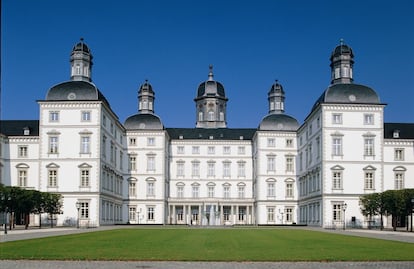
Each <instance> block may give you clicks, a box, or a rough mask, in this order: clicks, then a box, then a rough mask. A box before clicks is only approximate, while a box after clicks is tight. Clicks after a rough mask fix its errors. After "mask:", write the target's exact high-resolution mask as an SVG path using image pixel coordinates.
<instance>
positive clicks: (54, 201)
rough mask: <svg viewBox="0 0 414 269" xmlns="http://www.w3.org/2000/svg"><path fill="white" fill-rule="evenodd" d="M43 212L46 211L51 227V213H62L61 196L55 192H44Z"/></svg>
mask: <svg viewBox="0 0 414 269" xmlns="http://www.w3.org/2000/svg"><path fill="white" fill-rule="evenodd" d="M43 195H44V197H43V199H44V212H45V213H48V214H49V215H50V218H51V220H52V221H51V227H52V228H53V215H56V214H62V210H61V209H62V206H63V205H62V196H61V195H60V194H56V193H49V192H44V193H43Z"/></svg>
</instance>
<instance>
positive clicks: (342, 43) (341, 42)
mask: <svg viewBox="0 0 414 269" xmlns="http://www.w3.org/2000/svg"><path fill="white" fill-rule="evenodd" d="M339 44H340V45H341V46H343V45H344V39H343V38H341V39H339Z"/></svg>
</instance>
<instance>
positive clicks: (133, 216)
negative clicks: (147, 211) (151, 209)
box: [128, 207, 137, 221]
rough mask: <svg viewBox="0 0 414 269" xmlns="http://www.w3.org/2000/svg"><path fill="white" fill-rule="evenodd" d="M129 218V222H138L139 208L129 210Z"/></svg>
mask: <svg viewBox="0 0 414 269" xmlns="http://www.w3.org/2000/svg"><path fill="white" fill-rule="evenodd" d="M128 218H129V221H136V219H137V208H136V207H130V208H129V215H128Z"/></svg>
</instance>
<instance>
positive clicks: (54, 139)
mask: <svg viewBox="0 0 414 269" xmlns="http://www.w3.org/2000/svg"><path fill="white" fill-rule="evenodd" d="M49 153H50V154H57V153H59V137H58V136H57V135H53V136H49Z"/></svg>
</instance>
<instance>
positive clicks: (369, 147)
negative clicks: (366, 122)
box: [364, 137, 375, 156]
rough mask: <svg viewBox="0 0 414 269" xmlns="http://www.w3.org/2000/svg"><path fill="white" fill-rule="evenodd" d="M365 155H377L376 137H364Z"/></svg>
mask: <svg viewBox="0 0 414 269" xmlns="http://www.w3.org/2000/svg"><path fill="white" fill-rule="evenodd" d="M364 156H375V139H374V137H366V138H364Z"/></svg>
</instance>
